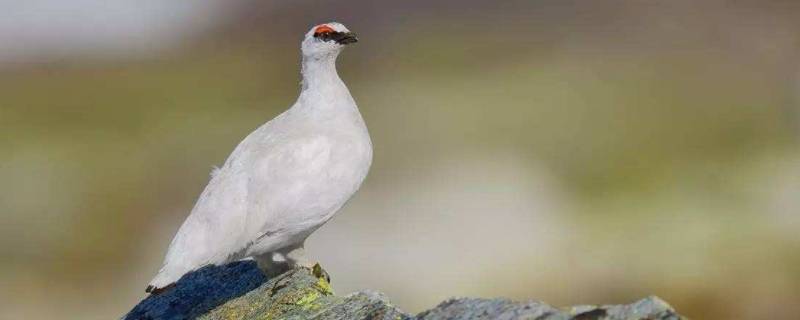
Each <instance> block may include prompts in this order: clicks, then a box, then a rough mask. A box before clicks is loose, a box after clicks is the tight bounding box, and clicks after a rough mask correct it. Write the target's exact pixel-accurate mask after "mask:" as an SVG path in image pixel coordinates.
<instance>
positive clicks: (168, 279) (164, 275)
mask: <svg viewBox="0 0 800 320" xmlns="http://www.w3.org/2000/svg"><path fill="white" fill-rule="evenodd" d="M175 274H176V273H175V272H170V271H169V270H167V269H166V268H161V270H159V271H158V274H157V275H156V276H155V278H153V280H151V281H150V283H149V284H148V285H147V288H146V289H145V290H144V291H145V292H147V293H149V294H159V293H162V292H164V291H166V290H168V289H170V288H172V287H173V286H174V285H175V281H177V280H178V279H176V278H175ZM181 274H182V273H181Z"/></svg>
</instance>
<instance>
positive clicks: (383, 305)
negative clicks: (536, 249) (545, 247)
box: [123, 261, 685, 320]
mask: <svg viewBox="0 0 800 320" xmlns="http://www.w3.org/2000/svg"><path fill="white" fill-rule="evenodd" d="M123 319H125V320H138V319H148V320H156V319H169V320H181V319H200V320H222V319H225V320H231V319H243V320H245V319H319V320H327V319H330V320H333V319H342V320H345V319H346V320H351V319H354V320H358V319H365V320H366V319H379V320H390V319H391V320H443V319H448V320H449V319H452V320H460V319H508V320H510V319H537V320H567V319H573V320H591V319H620V320H621V319H625V320H635V319H642V320H645V319H647V320H679V319H685V318H683V317H681V316H680V315H678V314H677V313H676V312H675V310H674V309H672V307H670V306H669V305H668V304H667V303H666V302H664V301H662V300H661V299H659V298H657V297H648V298H645V299H642V300H639V301H637V302H635V303H632V304H629V305H609V306H576V307H571V308H565V309H559V308H554V307H552V306H549V305H547V304H544V303H542V302H537V301H528V302H514V301H511V300H507V299H473V298H458V299H450V300H447V301H445V302H442V303H441V304H439V305H438V306H436V307H435V308H433V309H431V310H428V311H424V312H422V313H420V314H418V315H416V316H415V315H410V314H407V313H404V312H402V311H400V310H399V309H397V308H396V307H395V306H393V305H392V304H391V303H390V302H389V300H388V299H387V298H386V297H385V296H384V295H383V294H381V293H378V292H373V291H362V292H357V293H353V294H350V295H347V296H336V295H334V294H333V290H332V289H331V286H330V285H329V284H328V282H327V281H326V280H325V277H323V276H322V274H321V273H320V272H319V270H309V269H306V268H298V269H294V270H291V271H288V272H286V273H284V274H282V275H280V276H277V277H275V278H273V279H269V280H268V279H266V278H265V277H264V276H263V275H262V274H261V272H260V271H259V270H258V268H257V267H256V266H255V263H253V262H249V261H248V262H236V263H232V264H229V265H226V266H222V267H206V268H203V269H201V270H198V271H196V272H193V273H190V274H188V275H186V276H184V277H183V278H181V280H180V281H178V283H176V285H175V287H173V288H171V289H169V290H167V291H165V292H163V293H161V294H159V295H153V296H150V297H148V298H146V299H145V300H143V301H142V302H140V303H139V304H138V305H137V306H136V307H134V308H133V310H131V311H130V312H129V313H128V314H127V315H125V316H124V317H123Z"/></svg>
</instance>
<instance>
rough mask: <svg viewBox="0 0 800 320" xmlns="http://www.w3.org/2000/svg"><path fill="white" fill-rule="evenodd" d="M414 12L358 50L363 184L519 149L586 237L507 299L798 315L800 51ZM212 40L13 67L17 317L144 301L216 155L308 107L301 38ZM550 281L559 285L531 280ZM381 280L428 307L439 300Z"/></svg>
mask: <svg viewBox="0 0 800 320" xmlns="http://www.w3.org/2000/svg"><path fill="white" fill-rule="evenodd" d="M415 21H416V20H415ZM351 27H352V26H351ZM400 27H402V28H404V29H402V30H404V31H406V32H401V31H395V32H392V33H390V34H388V35H386V36H385V37H383V35H384V34H383V33H381V32H382V30H381V29H375V30H370V29H367V28H365V29H366V30H365V31H364V32H362V34H363V35H364V36H362V38H363V41H362V44H359V45H358V46H356V47H353V48H350V49H348V51H347V52H345V53H344V54H343V56H342V57H341V59H340V63H339V69H340V74H341V75H342V77H343V78H344V79H345V81H346V82H347V83H348V86H349V87H350V89H351V91H352V93H353V95H354V96H355V98H356V100H357V101H358V103H359V105H360V107H361V111H362V113H363V115H364V117H365V119H366V121H367V123H368V126H369V128H370V132H371V134H372V137H373V143H374V144H375V161H374V166H373V170H372V172H371V173H370V177H369V179H368V182H367V183H366V184H365V186H364V188H366V189H371V190H379V191H375V192H374V193H373V195H374V194H378V193H379V192H383V193H380V195H381V196H382V197H385V198H386V199H389V198H390V197H391V196H392V190H393V189H392V188H393V186H394V185H395V184H397V183H399V182H398V181H412V182H413V181H416V179H419V178H420V177H421V176H423V175H425V173H426V172H429V171H431V170H437V167H435V165H436V163H437V159H447V157H448V156H450V155H453V154H476V155H489V156H491V155H495V154H504V153H508V152H513V153H514V154H517V155H519V156H520V157H521V158H523V159H525V160H526V161H529V162H530V164H531V166H536V167H542V168H545V169H546V171H547V172H549V173H550V174H551V175H552V176H554V177H555V180H556V181H557V187H554V188H555V189H559V190H562V191H563V193H564V194H566V197H565V198H566V199H567V200H565V202H566V204H565V208H566V209H564V210H563V211H562V212H557V214H559V215H562V216H563V217H564V219H565V220H567V221H568V225H569V226H570V228H569V229H568V230H569V233H568V234H564V235H561V237H559V238H560V239H559V240H558V241H559V243H560V244H561V245H563V248H565V252H564V253H563V256H558V257H554V258H553V259H557V258H564V259H568V260H565V261H566V262H565V264H566V269H565V270H555V269H556V268H555V267H553V269H552V270H535V271H531V272H533V273H536V272H539V271H540V272H541V273H542V274H545V275H555V276H554V277H552V278H551V279H547V280H542V279H541V278H536V279H516V280H515V281H516V282H518V283H519V287H516V288H507V289H508V290H507V291H505V292H499V293H498V294H503V295H511V296H513V297H515V298H520V299H522V298H526V297H527V298H540V299H552V300H551V301H550V302H553V303H563V304H567V303H569V304H574V303H586V302H604V303H605V302H608V303H611V302H624V301H625V300H631V299H633V298H637V297H640V296H642V295H647V294H658V295H660V296H662V297H663V298H665V299H666V300H668V301H670V302H672V303H673V304H674V305H675V306H676V307H677V308H678V309H679V310H681V311H682V313H684V314H687V315H689V316H692V317H694V318H697V319H720V318H733V317H737V316H743V317H748V318H752V319H758V318H761V317H760V315H763V314H770V315H772V316H773V317H777V316H784V317H790V315H792V314H796V312H800V310H798V306H797V305H796V304H795V303H794V301H797V299H800V272H797V270H800V254H798V252H800V250H798V249H800V241H798V237H797V235H796V230H797V228H796V227H797V226H798V225H800V217H798V216H800V201H798V199H800V194H798V192H800V187H798V185H800V165H798V163H800V151H798V148H797V147H798V138H800V135H798V132H797V131H795V129H796V128H797V127H798V125H797V122H798V121H800V118H797V117H796V113H797V112H798V111H797V110H798V108H800V107H799V106H798V104H797V101H796V100H795V98H793V97H796V92H794V90H795V89H796V88H795V86H794V84H792V83H788V81H787V80H786V79H789V78H791V77H787V76H785V75H784V74H783V73H781V72H782V71H785V70H789V71H787V72H788V73H792V74H793V73H794V72H797V71H794V70H792V69H793V68H794V69H796V70H800V68H797V65H788V66H785V68H781V67H778V68H776V67H775V66H774V65H775V63H774V62H771V61H766V62H765V61H760V60H759V59H754V58H753V57H752V56H748V55H741V54H728V53H726V51H725V50H724V48H723V49H720V48H717V47H713V48H710V49H709V48H706V47H705V44H704V43H703V42H702V41H697V42H692V43H691V44H687V45H686V46H685V47H682V48H673V47H670V46H668V45H667V46H664V47H663V48H661V49H662V50H651V49H649V48H648V50H640V49H630V48H624V47H620V46H617V45H619V43H618V42H615V41H617V40H614V39H606V40H608V42H607V43H605V42H603V41H602V39H605V38H601V40H598V41H597V42H599V43H601V44H598V43H594V42H593V43H584V42H582V40H581V38H578V39H577V40H576V39H575V38H571V39H572V41H573V42H577V44H576V43H567V44H564V43H558V42H548V41H550V40H547V41H546V40H540V41H538V42H525V41H520V38H519V33H516V32H514V31H513V30H514V29H513V28H510V30H511V31H509V29H501V28H498V29H485V28H481V27H474V26H472V27H470V26H461V25H458V24H446V23H442V22H433V21H418V22H417V23H407V24H403V25H401V26H400ZM421 30H423V31H424V32H414V31H421ZM458 30H462V31H463V30H466V31H464V32H458ZM794 31H797V30H794ZM503 32H505V33H503ZM689 32H691V31H689ZM298 34H299V32H298ZM795 34H796V33H795ZM587 37H588V36H587ZM212 39H214V40H205V41H200V42H199V43H196V44H193V45H191V46H187V47H186V48H183V49H182V50H179V52H177V53H175V54H171V55H164V56H158V57H154V58H149V59H143V60H139V61H110V62H94V61H62V62H54V63H49V64H37V65H31V66H25V67H20V68H14V69H8V70H5V71H3V72H0V150H2V153H0V175H1V176H2V177H3V179H2V182H0V203H1V204H2V211H3V212H4V218H3V220H4V222H3V223H2V224H1V225H0V244H1V245H0V255H2V256H4V257H7V260H6V261H5V263H4V264H2V265H0V271H1V272H2V276H0V281H2V282H3V283H6V284H7V288H10V289H8V290H9V291H8V292H6V293H7V294H8V293H9V292H13V293H16V294H11V295H10V296H9V297H6V298H4V299H0V300H5V301H4V303H6V304H7V305H5V306H4V307H2V308H3V309H9V310H10V311H8V310H7V311H6V312H10V313H8V315H17V316H18V315H19V314H17V313H14V312H25V311H31V310H34V309H37V307H36V306H38V305H39V304H46V303H56V304H59V303H57V302H56V301H59V302H60V303H63V304H64V305H68V306H70V307H68V308H66V309H64V310H66V311H67V312H70V313H74V314H76V315H80V316H84V317H98V316H102V317H103V318H108V317H112V316H116V315H117V314H120V313H122V312H124V311H125V310H126V308H127V307H129V306H131V305H132V304H133V303H134V302H135V301H136V299H138V298H139V297H140V294H141V292H139V291H140V290H139V288H138V287H137V286H141V285H142V284H144V283H145V282H146V281H147V280H148V279H149V276H150V275H151V274H152V272H153V271H155V270H156V268H157V266H158V264H159V263H160V258H161V254H162V253H163V250H164V249H165V247H166V244H167V242H168V241H169V237H170V236H171V235H172V233H173V232H174V229H175V228H177V225H178V224H179V223H180V221H181V220H182V219H183V217H185V215H186V214H187V213H188V210H189V209H190V208H191V205H192V203H193V201H194V199H195V197H196V196H197V195H198V194H199V192H200V191H201V190H202V187H203V186H204V184H205V182H206V181H207V179H208V176H207V174H208V172H209V171H210V170H211V166H212V165H218V164H220V163H222V162H223V161H224V159H225V157H226V156H227V154H228V153H229V152H230V151H231V150H232V148H233V147H234V146H235V145H236V143H238V141H240V139H241V138H242V137H244V136H245V135H246V134H247V133H249V132H250V131H251V130H252V129H253V128H255V127H257V126H258V125H260V124H261V123H263V122H264V121H266V120H268V119H270V118H271V117H273V116H274V115H276V114H278V113H279V112H281V111H282V110H284V109H285V108H286V107H288V106H289V105H291V103H292V102H293V99H294V98H295V96H296V93H297V91H298V89H297V87H298V82H299V75H298V59H299V57H298V54H297V52H296V51H297V49H296V43H295V42H296V39H294V38H292V39H291V41H289V40H286V41H275V42H274V43H272V42H269V41H263V39H262V38H259V37H254V36H253V35H245V36H242V37H239V38H233V39H227V40H225V41H223V40H219V39H216V38H212ZM537 39H540V38H537ZM541 39H547V38H546V37H542V38H541ZM762 40H763V39H762ZM370 41H373V42H372V43H370ZM709 47H711V45H709ZM791 48H793V47H791ZM787 50H788V49H787ZM781 61H783V60H781ZM794 63H795V64H796V61H794ZM419 187H420V188H425V186H419ZM463 187H464V188H469V186H463ZM457 191H458V190H454V194H456V193H457ZM525 192H527V191H525ZM354 201H359V199H358V198H356V199H355V200H354ZM394 201H401V202H402V201H404V199H395V200H394ZM374 209H376V210H380V209H379V208H374ZM344 214H352V215H367V214H370V212H367V211H353V212H350V211H347V210H346V211H345V213H344ZM470 218H471V216H466V217H462V219H470ZM334 223H335V221H334ZM454 232H455V231H454ZM494 236H496V237H502V235H494ZM158 250H162V251H158ZM483 263H486V264H490V263H491V261H485V262H483ZM526 263H527V262H526V261H524V260H523V261H521V262H520V264H519V266H516V268H521V269H525V268H526ZM492 276H493V275H487V279H489V277H492ZM335 277H336V275H334V278H335ZM484 282H485V283H478V284H476V285H477V286H480V287H485V292H492V293H495V292H496V291H495V290H496V289H493V288H492V287H493V283H492V280H491V279H489V280H487V281H484ZM587 284H591V285H592V287H593V288H585V287H584V286H586V285H587ZM545 286H547V287H549V288H548V289H546V290H545V289H539V290H540V291H537V292H543V293H547V294H549V295H548V296H535V295H532V294H531V290H532V289H531V288H542V287H545ZM346 289H350V288H346ZM372 289H376V290H385V291H388V293H389V295H390V296H393V300H395V301H399V302H400V303H403V301H406V302H407V303H409V304H410V305H411V306H412V308H411V309H413V308H420V307H423V306H421V304H423V303H425V301H434V300H436V299H434V297H410V296H399V297H397V296H395V295H396V294H393V292H392V291H391V288H389V289H384V288H381V287H374V288H372ZM339 290H340V293H342V292H341V291H342V290H341V289H339ZM454 294H455V293H454ZM51 296H56V297H60V298H57V299H56V300H53V299H52V298H50V297H51ZM420 296H422V295H420ZM58 299H61V300H58ZM84 299H88V300H92V301H101V304H104V305H105V306H104V307H102V308H94V309H93V308H92V305H93V303H88V302H86V301H84ZM420 301H423V302H420ZM743 301H746V302H747V303H745V302H743ZM740 305H741V306H740ZM11 306H16V307H15V308H11ZM55 309H56V308H55V307H50V308H40V309H39V310H38V312H39V314H38V315H40V316H42V315H49V314H55V313H48V312H55V311H53V310H55ZM745 309H747V310H745ZM748 310H749V311H748ZM746 312H752V314H745V313H746ZM0 314H3V313H2V312H0Z"/></svg>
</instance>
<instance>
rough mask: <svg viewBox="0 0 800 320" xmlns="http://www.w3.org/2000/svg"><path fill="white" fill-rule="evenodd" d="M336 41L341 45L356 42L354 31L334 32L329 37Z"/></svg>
mask: <svg viewBox="0 0 800 320" xmlns="http://www.w3.org/2000/svg"><path fill="white" fill-rule="evenodd" d="M331 38H332V39H333V40H334V41H336V43H338V44H341V45H348V44H351V43H356V42H358V38H357V37H356V34H355V33H352V32H335V33H334V34H333V35H332V37H331Z"/></svg>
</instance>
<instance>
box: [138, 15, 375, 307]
mask: <svg viewBox="0 0 800 320" xmlns="http://www.w3.org/2000/svg"><path fill="white" fill-rule="evenodd" d="M356 41H358V40H357V38H356V36H355V35H354V34H353V33H351V32H350V31H349V30H348V29H347V28H346V27H345V26H344V25H342V24H341V23H337V22H331V23H326V24H321V25H317V26H315V27H313V28H312V29H311V30H310V31H309V32H308V33H307V34H306V35H305V39H304V40H303V42H302V45H301V49H302V77H303V82H302V89H301V92H300V96H299V97H298V98H297V102H295V103H294V105H293V106H292V107H291V108H289V109H288V110H286V111H285V112H283V113H282V114H280V115H278V116H277V117H275V118H274V119H272V120H271V121H269V122H267V123H266V124H264V125H262V126H261V127H259V128H258V129H256V130H255V131H253V132H252V133H250V134H249V135H248V136H247V137H246V138H245V139H244V140H243V141H242V142H240V143H239V145H238V146H237V147H236V148H235V149H234V150H233V153H231V155H230V156H229V157H228V159H227V160H226V161H225V164H224V165H223V166H222V167H221V168H219V169H216V170H214V171H213V172H212V173H211V180H210V182H209V183H208V185H207V186H206V188H205V190H203V193H202V194H201V195H200V198H199V199H198V200H197V203H196V204H195V206H194V208H193V209H192V212H191V214H190V215H189V217H188V218H186V221H184V223H183V225H181V227H180V230H178V233H177V235H175V238H174V239H173V240H172V243H171V244H170V246H169V249H168V251H167V255H166V258H165V259H164V265H163V267H162V268H161V269H160V271H159V272H158V274H157V275H156V276H155V278H153V280H152V281H151V282H150V284H149V286H148V287H147V290H146V291H147V292H152V293H158V292H160V291H162V290H163V289H164V288H166V287H168V286H170V285H171V284H173V283H174V282H176V281H177V280H178V279H179V278H180V277H181V276H183V275H184V274H186V273H188V272H191V271H193V270H197V269H199V268H202V267H204V266H207V265H222V264H225V263H228V262H233V261H237V260H242V259H245V258H254V259H255V260H256V261H257V262H258V266H259V268H261V269H262V270H263V271H264V272H265V273H267V274H275V273H276V272H280V271H282V270H281V269H285V268H286V267H287V265H288V266H290V267H293V266H295V265H303V266H308V265H309V264H308V261H306V260H305V253H304V251H303V247H304V243H305V240H306V238H307V237H308V236H309V235H310V234H311V233H312V232H314V231H315V230H316V229H317V228H319V227H320V226H322V224H324V223H325V222H327V221H328V220H329V219H330V218H331V217H332V216H333V215H334V214H335V213H336V212H337V211H338V210H339V209H340V208H341V207H342V206H343V205H344V204H345V202H347V200H348V199H350V197H351V196H352V195H353V194H354V193H355V192H356V190H358V188H359V187H360V186H361V183H362V181H364V178H365V177H366V176H367V172H368V171H369V167H370V165H371V163H372V142H371V141H370V138H369V133H368V132H367V127H366V125H365V124H364V120H363V119H362V118H361V114H360V113H359V111H358V107H357V106H356V103H355V101H354V100H353V97H352V96H351V95H350V91H348V89H347V87H346V86H345V84H344V82H342V80H341V79H340V78H339V75H338V74H337V73H336V57H337V56H338V55H339V53H340V52H341V51H342V49H343V48H344V47H345V46H346V45H348V44H350V43H354V42H356ZM281 260H283V261H281Z"/></svg>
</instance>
